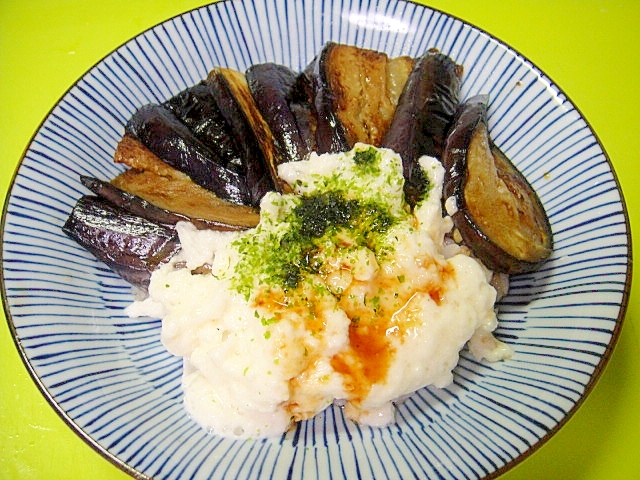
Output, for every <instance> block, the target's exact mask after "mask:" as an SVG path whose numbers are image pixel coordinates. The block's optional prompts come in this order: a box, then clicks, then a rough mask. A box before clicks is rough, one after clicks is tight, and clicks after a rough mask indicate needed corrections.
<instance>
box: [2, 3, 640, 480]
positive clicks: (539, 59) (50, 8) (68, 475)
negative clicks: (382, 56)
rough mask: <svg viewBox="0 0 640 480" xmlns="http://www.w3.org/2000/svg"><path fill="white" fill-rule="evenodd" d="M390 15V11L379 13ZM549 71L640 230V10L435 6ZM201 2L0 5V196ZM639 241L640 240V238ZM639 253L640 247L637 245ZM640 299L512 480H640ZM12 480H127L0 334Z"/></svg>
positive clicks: (5, 332)
mask: <svg viewBox="0 0 640 480" xmlns="http://www.w3.org/2000/svg"><path fill="white" fill-rule="evenodd" d="M381 1H383V0H381ZM428 3H429V5H430V6H432V7H434V8H438V9H440V10H443V11H445V12H447V13H449V14H452V15H455V16H457V17H459V18H461V19H463V20H466V21H468V22H470V23H472V24H474V25H476V26H478V27H480V28H482V29H484V30H486V31H488V32H490V33H491V34H493V35H495V36H496V37H498V38H499V39H500V40H502V41H503V42H505V43H506V44H508V45H510V46H511V47H513V48H514V49H516V50H517V51H519V52H521V53H522V54H524V55H525V56H526V57H528V58H529V59H530V60H531V61H533V63H535V64H536V65H537V66H538V67H540V68H541V69H542V70H543V71H544V72H545V73H546V74H547V75H548V76H549V77H550V78H551V79H552V80H553V81H554V83H556V84H557V85H558V86H559V87H560V88H561V89H562V90H563V91H564V92H565V93H566V95H567V96H568V97H569V98H570V99H571V100H572V101H573V103H574V104H575V105H576V106H577V107H578V109H579V110H580V111H581V112H582V114H583V115H584V116H585V117H586V119H587V121H588V122H589V123H590V124H591V126H592V128H593V129H594V131H595V132H596V134H597V135H598V137H599V138H600V140H601V142H602V144H603V145H604V148H605V150H606V151H607V153H608V155H609V158H610V159H611V162H612V164H613V166H614V169H615V171H616V174H617V176H618V179H619V181H620V184H621V186H622V190H623V193H624V196H625V199H626V204H627V208H628V210H629V216H630V221H631V227H632V230H634V229H635V230H636V231H635V232H634V233H638V229H640V186H639V185H638V178H639V177H640V134H639V132H638V130H640V120H639V118H640V93H639V92H640V28H639V27H638V24H639V23H640V2H638V1H637V0H628V1H624V0H587V1H578V0H562V1H561V0H558V1H552V0H537V1H536V0H528V1H527V0H499V1H491V0H432V1H430V2H428ZM203 4H204V2H199V1H194V0H171V1H168V0H156V1H144V0H127V1H116V0H93V1H82V0H58V1H48V0H29V1H17V0H0V192H1V194H2V196H3V198H4V196H5V195H6V193H7V190H8V188H9V185H10V181H11V178H12V175H13V173H14V171H15V169H16V166H17V165H18V162H19V161H20V157H21V155H22V152H23V151H24V150H25V148H26V147H27V145H28V142H29V140H30V138H31V136H32V135H33V133H34V132H35V131H36V129H37V128H38V126H39V124H40V122H41V121H42V120H43V119H44V117H45V116H46V114H47V113H48V112H49V110H50V109H51V108H52V107H53V105H54V104H55V103H56V101H57V100H58V99H59V98H60V97H61V96H62V95H63V94H64V93H65V91H66V90H67V89H68V88H69V87H70V86H71V85H72V84H73V83H74V82H75V80H77V79H78V78H79V77H80V76H82V74H84V73H85V72H86V71H87V70H88V69H89V68H91V67H92V66H93V65H94V64H95V63H96V62H98V61H99V60H100V59H101V58H102V57H104V56H105V55H107V54H108V53H110V52H111V51H112V50H113V49H115V48H116V47H118V46H119V45H121V44H122V43H123V42H125V41H127V40H129V39H130V38H131V37H133V36H135V35H136V34H138V33H140V32H141V31H143V30H145V29H146V28H148V27H151V26H153V25H154V24H156V23H158V22H161V21H163V20H166V19H168V18H170V17H172V16H174V15H177V14H179V13H182V12H184V11H186V10H189V9H191V8H194V7H197V6H201V5H203ZM638 235H640V233H638ZM634 243H635V247H636V250H637V249H638V246H639V245H638V241H637V239H636V240H635V241H634ZM639 352H640V285H639V284H638V279H637V278H636V281H635V282H634V288H633V291H632V294H631V301H630V303H629V306H628V310H627V315H626V320H625V323H624V327H623V329H622V333H621V336H620V338H619V341H618V344H617V347H616V349H615V351H614V353H613V355H612V357H611V359H610V361H609V363H608V365H607V367H606V369H605V371H604V373H603V374H602V376H601V377H600V380H599V382H598V383H597V385H596V387H595V388H594V389H593V390H592V391H591V393H590V394H589V396H588V397H587V399H586V400H585V402H584V403H583V404H582V406H581V407H580V408H579V409H578V411H577V412H576V413H575V414H574V415H573V417H572V418H571V419H569V421H568V422H567V423H566V425H565V426H564V427H563V428H562V429H560V431H559V432H558V433H557V434H556V435H555V436H554V437H552V438H551V439H550V440H549V441H548V442H547V443H546V444H544V445H543V446H541V447H540V448H539V449H537V450H536V451H535V452H534V453H533V454H532V455H530V456H529V457H528V458H526V459H525V460H524V461H523V462H522V463H520V464H519V465H518V466H516V467H515V468H514V469H512V470H511V471H509V472H507V473H506V474H505V475H503V476H502V477H501V480H502V479H504V480H515V479H580V480H601V479H609V480H618V479H625V480H627V479H640V355H639ZM0 368H1V373H0V382H1V383H0V479H21V480H31V479H32V480H35V479H38V480H39V479H49V480H55V479H65V480H73V479H87V478H91V479H107V480H111V479H124V478H128V476H127V475H126V474H125V473H124V472H122V471H120V470H119V469H118V468H117V467H115V466H114V465H112V464H111V463H110V462H109V461H108V460H106V459H105V458H103V457H102V456H101V455H100V454H99V453H97V452H96V451H94V450H93V449H92V448H91V447H90V446H89V445H87V444H86V443H85V442H84V441H83V440H82V439H81V438H80V437H79V436H77V435H76V434H75V433H74V432H73V431H72V430H71V428H70V427H69V426H67V425H66V424H65V423H64V422H63V421H62V419H60V418H59V417H58V415H57V414H56V413H55V411H54V410H53V408H52V407H51V406H50V405H49V404H48V403H47V402H46V400H45V399H44V397H43V396H42V395H41V393H40V392H39V391H38V389H37V388H36V386H35V384H34V382H33V381H32V380H31V378H30V377H29V375H28V373H27V370H26V368H25V366H24V365H23V363H22V360H21V359H20V357H19V355H18V351H17V349H16V347H15V345H14V343H13V340H12V338H11V334H10V330H9V328H8V326H7V324H6V322H5V321H4V320H2V321H0Z"/></svg>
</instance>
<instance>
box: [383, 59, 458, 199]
mask: <svg viewBox="0 0 640 480" xmlns="http://www.w3.org/2000/svg"><path fill="white" fill-rule="evenodd" d="M462 72H463V68H462V66H461V65H458V64H456V63H455V61H454V60H453V59H452V58H450V57H449V56H447V55H445V54H443V53H440V52H439V51H437V50H435V49H431V50H428V51H427V52H425V53H424V55H422V56H421V57H420V58H418V59H417V61H416V63H415V66H414V68H413V70H412V71H411V73H410V74H409V78H408V79H407V82H406V84H405V86H404V90H403V91H402V94H401V95H400V99H399V100H398V106H397V108H396V111H395V114H394V116H393V119H392V120H391V124H390V125H389V128H388V130H387V132H386V134H385V136H384V139H383V141H382V146H383V147H386V148H390V149H392V150H394V151H395V152H397V153H398V154H399V155H400V157H401V158H402V166H403V174H404V177H405V197H406V199H407V201H408V203H409V204H410V205H411V206H413V205H415V204H416V203H417V202H419V201H420V200H421V199H422V198H423V196H424V194H425V192H426V191H428V185H427V184H426V183H425V182H426V177H425V176H424V174H423V172H422V170H421V168H420V166H419V164H418V159H419V158H420V157H421V156H423V155H429V156H432V157H436V158H438V159H441V158H442V152H443V150H444V145H445V142H446V137H447V132H448V130H449V127H450V125H451V122H452V121H453V117H454V115H455V113H456V109H457V108H458V105H459V103H460V100H459V97H460V83H461V80H462Z"/></svg>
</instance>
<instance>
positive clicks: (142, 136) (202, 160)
mask: <svg viewBox="0 0 640 480" xmlns="http://www.w3.org/2000/svg"><path fill="white" fill-rule="evenodd" d="M125 133H126V134H127V135H130V136H132V137H134V138H136V139H137V140H139V141H140V142H141V143H143V144H144V145H145V146H146V147H147V148H148V149H149V150H151V151H152V152H153V153H154V154H155V155H157V156H158V157H159V158H160V159H162V161H164V162H166V163H167V164H169V165H170V166H172V167H174V168H175V169H177V170H180V171H181V172H184V173H186V174H187V175H188V176H189V177H190V178H191V179H192V180H193V181H194V182H195V183H197V184H198V185H200V186H202V187H204V188H206V189H207V190H211V191H212V192H214V193H215V194H216V195H217V196H218V197H220V198H222V199H224V200H227V201H229V202H231V203H235V204H237V205H252V204H254V203H253V199H252V198H251V192H250V190H249V187H248V185H247V181H246V178H245V176H244V175H243V174H242V173H241V172H239V171H238V170H237V169H234V168H229V167H227V166H225V165H224V161H222V160H220V159H219V158H217V157H216V154H215V152H213V151H212V150H211V149H210V148H208V147H207V146H206V145H205V144H203V143H202V142H201V141H200V140H198V138H197V137H196V136H195V135H194V134H193V133H192V132H191V130H189V128H188V127H187V126H186V125H185V124H183V123H182V122H181V121H180V120H178V118H177V117H176V116H175V115H174V114H173V113H172V112H171V111H170V110H169V109H167V108H165V107H163V106H161V105H155V104H148V105H145V106H143V107H141V108H139V109H138V110H137V111H136V112H135V113H134V114H133V116H132V117H131V118H130V119H129V121H128V122H127V124H126V126H125Z"/></svg>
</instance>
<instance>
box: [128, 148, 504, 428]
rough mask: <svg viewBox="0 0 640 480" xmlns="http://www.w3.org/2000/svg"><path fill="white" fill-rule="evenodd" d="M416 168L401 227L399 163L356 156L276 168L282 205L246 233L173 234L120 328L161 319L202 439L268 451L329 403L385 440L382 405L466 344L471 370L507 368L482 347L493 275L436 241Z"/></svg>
mask: <svg viewBox="0 0 640 480" xmlns="http://www.w3.org/2000/svg"><path fill="white" fill-rule="evenodd" d="M420 165H421V167H422V169H423V171H424V173H425V175H426V177H427V178H428V179H429V189H428V194H427V195H426V198H424V199H423V200H422V201H421V202H419V203H418V205H416V207H415V208H414V210H413V212H412V211H411V210H410V209H409V208H408V206H407V204H406V203H405V200H404V195H403V182H404V180H403V176H402V162H401V159H400V157H399V156H398V155H397V154H396V153H394V152H392V151H391V150H387V149H376V148H374V147H371V146H368V145H364V144H357V145H356V146H355V147H354V149H353V150H352V151H350V152H346V153H340V154H324V155H316V154H312V155H311V156H310V158H309V159H308V160H305V161H300V162H295V163H288V164H283V165H280V166H279V169H278V172H279V175H280V176H281V178H283V179H284V180H285V181H286V182H287V183H288V184H289V185H290V186H291V187H292V189H293V191H294V192H295V194H279V193H275V192H272V193H269V194H267V195H266V196H265V197H264V199H263V201H262V203H261V219H260V224H259V225H258V226H257V227H256V228H254V229H251V230H248V231H245V232H241V233H238V232H218V231H212V230H197V229H196V228H195V227H194V226H193V225H192V224H191V223H187V222H182V223H179V224H178V225H177V230H178V233H179V236H180V241H181V245H182V250H181V251H180V252H179V253H178V254H177V255H176V256H175V257H174V258H172V260H171V261H170V262H169V263H167V264H165V265H163V266H162V267H161V268H159V269H158V270H156V271H155V272H154V273H153V275H152V277H151V284H150V286H149V296H148V297H147V298H146V299H144V300H141V301H137V302H134V303H133V304H132V305H131V306H130V307H129V308H128V314H129V315H131V316H141V315H149V316H157V317H160V318H162V333H161V336H162V342H163V343H164V345H165V346H166V348H167V349H168V351H169V352H171V353H172V354H173V355H176V356H179V357H182V358H183V362H184V368H183V377H182V386H183V390H184V404H185V407H186V410H187V411H188V413H189V414H190V415H191V416H192V417H193V418H194V419H195V420H196V421H197V422H198V423H199V424H201V425H202V426H203V427H204V428H206V429H207V430H209V431H211V432H212V433H214V434H218V435H222V436H226V437H232V438H260V437H269V436H276V435H281V434H282V433H283V432H285V431H287V429H288V428H289V427H290V426H291V425H292V423H293V422H296V421H300V420H305V419H308V418H310V417H312V416H314V415H316V414H318V413H319V412H322V411H323V410H324V409H325V408H326V407H327V406H329V405H331V404H332V403H333V402H334V401H338V402H340V404H341V405H344V412H345V414H346V415H347V417H348V418H350V419H351V420H353V421H355V422H359V423H360V424H365V425H371V426H384V425H388V424H389V423H392V422H393V421H394V406H393V402H394V401H395V400H397V399H400V398H402V397H404V396H406V395H408V394H410V393H412V392H414V391H416V390H418V389H420V388H422V387H424V386H427V385H433V386H435V387H445V386H447V385H449V384H450V383H451V382H452V380H453V374H452V370H453V369H454V367H455V366H456V364H457V362H458V359H459V352H460V350H461V349H462V348H464V347H465V345H468V348H469V350H470V351H471V353H472V354H473V355H474V356H475V357H476V358H477V359H482V358H486V359H488V360H490V361H495V360H499V359H503V358H506V357H508V356H509V355H510V349H509V347H508V346H506V345H504V344H503V343H501V342H499V341H498V340H496V339H495V338H494V336H493V334H492V332H493V330H494V329H495V328H496V326H497V318H496V314H495V312H494V303H495V300H496V291H495V289H494V288H493V287H492V286H491V285H490V280H491V275H492V274H491V272H490V271H488V270H487V269H486V268H485V267H484V266H483V265H482V264H481V263H480V262H479V261H477V260H476V259H474V258H472V257H471V256H469V255H468V254H467V253H466V250H465V249H464V248H463V247H459V246H458V245H456V244H455V243H453V242H450V241H447V240H446V238H445V235H446V234H447V233H448V232H449V231H450V230H451V228H452V221H451V218H450V217H449V216H447V215H446V214H445V215H444V216H443V212H442V207H441V204H442V202H441V196H442V182H443V175H444V171H443V167H442V166H441V165H440V163H439V162H438V160H437V159H435V158H431V157H423V158H421V159H420Z"/></svg>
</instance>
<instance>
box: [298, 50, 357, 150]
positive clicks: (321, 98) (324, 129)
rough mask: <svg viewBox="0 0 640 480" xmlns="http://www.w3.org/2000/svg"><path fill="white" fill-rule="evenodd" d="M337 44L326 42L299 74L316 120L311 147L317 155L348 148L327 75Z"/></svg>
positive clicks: (347, 140)
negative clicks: (303, 77)
mask: <svg viewBox="0 0 640 480" xmlns="http://www.w3.org/2000/svg"><path fill="white" fill-rule="evenodd" d="M336 45H337V44H335V43H332V42H329V43H327V44H326V45H325V46H324V48H323V49H322V51H321V52H320V53H319V54H318V55H317V56H316V57H315V58H314V59H313V60H312V61H311V63H309V65H308V66H307V67H306V68H305V70H304V72H303V73H302V74H303V75H305V77H306V83H307V84H308V85H309V90H310V95H311V105H312V107H311V111H312V115H313V117H314V119H315V135H314V150H315V151H316V152H317V153H318V154H323V153H339V152H346V151H347V150H349V147H350V144H349V139H348V138H347V132H346V130H345V128H344V126H343V125H342V123H341V122H340V119H339V118H338V115H337V114H336V111H335V108H334V103H333V101H334V94H333V92H332V90H331V79H330V76H329V74H328V71H329V66H328V64H327V62H328V61H329V54H330V52H331V49H332V48H334V47H335V46H336Z"/></svg>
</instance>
